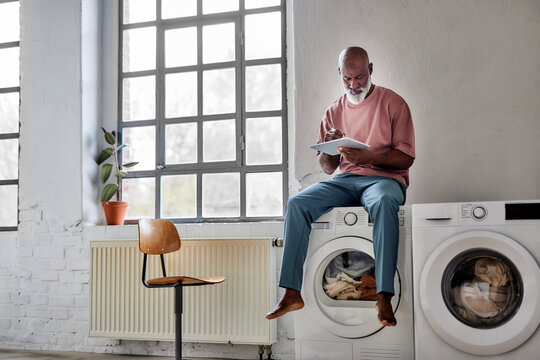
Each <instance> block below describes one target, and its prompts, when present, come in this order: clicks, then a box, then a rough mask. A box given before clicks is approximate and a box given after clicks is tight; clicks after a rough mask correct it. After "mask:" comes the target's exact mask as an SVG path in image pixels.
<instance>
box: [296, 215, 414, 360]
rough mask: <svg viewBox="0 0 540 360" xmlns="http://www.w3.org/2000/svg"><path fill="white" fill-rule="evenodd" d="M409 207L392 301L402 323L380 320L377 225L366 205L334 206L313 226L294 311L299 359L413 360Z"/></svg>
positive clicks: (403, 220) (404, 218)
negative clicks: (375, 243) (386, 324)
mask: <svg viewBox="0 0 540 360" xmlns="http://www.w3.org/2000/svg"><path fill="white" fill-rule="evenodd" d="M409 213H410V207H401V208H400V210H399V219H400V247H399V255H398V264H397V270H398V271H397V273H396V277H395V284H394V288H395V291H396V294H395V296H394V297H393V298H392V305H393V308H394V310H395V316H396V319H397V326H395V327H384V326H382V325H381V324H380V323H379V322H378V320H377V312H376V311H375V308H374V306H375V300H374V296H375V293H376V289H375V288H374V286H376V285H375V284H374V278H373V276H374V274H373V270H374V254H373V243H372V232H373V231H372V230H373V227H372V224H371V223H370V221H369V217H368V214H367V212H366V211H365V210H364V209H363V208H362V207H346V208H345V207H343V208H335V209H333V210H331V211H330V212H328V213H326V214H324V215H323V216H321V217H320V218H319V219H318V220H317V221H316V222H314V223H313V225H312V232H311V237H310V240H309V247H308V252H307V257H306V262H305V266H304V283H303V288H302V297H303V299H304V302H305V306H304V308H303V309H302V310H299V311H295V312H294V314H295V317H294V323H295V338H296V358H297V359H303V360H317V359H321V360H322V359H325V360H326V359H333V360H334V359H336V360H337V359H339V360H352V359H379V360H383V359H413V358H414V341H413V314H412V308H413V307H412V306H413V304H412V281H411V279H412V267H411V259H410V258H411V220H410V215H409Z"/></svg>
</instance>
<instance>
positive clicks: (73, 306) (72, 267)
mask: <svg viewBox="0 0 540 360" xmlns="http://www.w3.org/2000/svg"><path fill="white" fill-rule="evenodd" d="M30 221H31V220H30ZM40 221H42V222H44V220H43V219H41V220H40ZM26 225H27V224H24V223H23V224H21V227H23V228H24V227H25V226H26ZM219 225H220V229H218V230H216V229H215V228H213V226H212V225H211V224H205V225H201V224H190V225H187V226H183V227H182V228H181V230H180V233H181V234H182V236H184V237H187V234H190V235H191V234H196V235H197V236H203V237H206V236H211V234H216V233H217V232H219V233H220V234H222V235H221V236H233V237H234V236H240V234H242V236H281V231H282V225H281V224H279V223H277V224H276V223H274V224H243V225H239V224H231V229H227V227H223V224H219ZM38 228H39V229H42V230H45V229H47V230H48V232H47V233H41V232H38V231H36V233H35V234H34V236H35V237H36V238H37V239H39V241H31V240H29V239H25V238H24V236H21V235H20V236H19V237H18V238H16V237H14V236H12V237H11V239H10V240H9V241H8V240H4V242H2V240H0V244H2V245H4V244H5V241H8V243H9V246H7V245H6V246H3V247H2V248H3V250H4V252H3V254H2V256H3V257H10V258H11V259H14V260H13V261H11V262H10V264H9V266H4V264H7V262H6V263H4V262H2V263H1V265H0V289H2V290H1V291H0V348H22V349H27V350H56V351H85V352H97V353H118V354H140V355H157V356H159V355H162V356H173V355H174V345H173V343H171V342H156V341H122V340H107V339H97V338H89V337H88V316H89V308H88V306H89V256H90V255H89V244H90V241H91V240H107V239H112V240H114V239H118V238H123V239H126V238H131V239H133V238H136V227H134V226H127V227H105V226H98V227H89V228H86V229H85V230H84V232H83V231H82V228H75V229H73V228H71V229H69V230H68V231H66V230H65V228H64V227H62V226H57V227H55V229H62V232H59V233H55V232H52V231H50V229H52V228H53V227H50V226H45V225H42V226H40V227H35V229H36V230H37V229H38ZM262 232H264V233H265V234H262ZM223 234H224V235H223ZM6 250H7V252H6ZM32 254H33V255H32ZM38 254H39V256H38ZM278 256H279V258H278V259H276V261H277V262H278V263H280V262H281V260H280V257H281V251H278ZM277 275H278V274H277V273H276V276H277ZM293 337H294V334H293V326H292V317H285V318H283V319H279V320H278V343H276V344H274V346H273V353H274V355H273V358H274V359H293V358H294V356H293V354H294V341H293V340H292V339H293ZM257 350H258V348H257V347H256V346H250V345H223V344H196V343H185V344H183V352H184V353H185V354H186V355H187V356H200V357H220V358H231V359H252V358H255V357H256V356H257Z"/></svg>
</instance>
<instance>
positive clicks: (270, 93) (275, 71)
mask: <svg viewBox="0 0 540 360" xmlns="http://www.w3.org/2000/svg"><path fill="white" fill-rule="evenodd" d="M264 110H281V65H279V64H275V65H260V66H247V67H246V111H264Z"/></svg>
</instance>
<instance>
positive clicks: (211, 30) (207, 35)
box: [203, 23, 235, 64]
mask: <svg viewBox="0 0 540 360" xmlns="http://www.w3.org/2000/svg"><path fill="white" fill-rule="evenodd" d="M234 35H235V34H234V23H228V24H219V25H210V26H203V63H205V64H209V63H216V62H224V61H234V59H235V56H234Z"/></svg>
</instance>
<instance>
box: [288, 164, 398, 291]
mask: <svg viewBox="0 0 540 360" xmlns="http://www.w3.org/2000/svg"><path fill="white" fill-rule="evenodd" d="M405 192H406V186H405V185H404V184H403V183H401V182H399V181H397V180H395V179H393V178H390V177H380V176H360V175H355V174H339V175H336V176H335V177H334V178H333V179H331V180H328V181H322V182H320V183H317V184H314V185H311V186H310V187H308V188H307V189H305V190H303V191H301V192H299V193H297V194H295V195H293V196H291V197H290V198H289V200H288V201H287V204H286V206H285V224H284V225H285V228H284V235H283V239H284V250H283V260H282V264H281V275H280V280H279V286H280V287H284V288H291V289H295V290H298V291H300V289H301V288H302V279H303V268H304V261H305V259H306V253H307V249H308V243H309V235H310V233H311V223H312V222H313V221H315V220H317V219H318V218H319V217H320V216H321V215H322V214H324V213H326V212H328V211H330V210H332V209H333V208H334V207H340V206H358V205H361V206H363V207H364V208H365V209H366V211H367V212H368V213H369V216H370V217H371V219H372V221H373V250H374V253H375V278H376V279H377V293H379V292H381V291H384V292H389V293H392V294H394V275H395V272H396V263H397V254H398V245H399V218H398V210H399V206H400V205H403V204H404V203H405Z"/></svg>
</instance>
